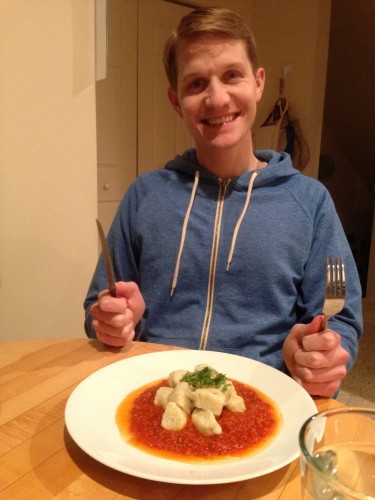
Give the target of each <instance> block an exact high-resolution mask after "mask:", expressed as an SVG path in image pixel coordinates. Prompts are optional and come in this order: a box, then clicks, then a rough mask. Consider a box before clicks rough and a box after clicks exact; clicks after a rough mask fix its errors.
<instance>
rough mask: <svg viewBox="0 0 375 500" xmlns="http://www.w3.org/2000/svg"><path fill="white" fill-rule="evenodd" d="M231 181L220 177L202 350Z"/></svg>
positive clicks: (206, 333) (211, 307)
mask: <svg viewBox="0 0 375 500" xmlns="http://www.w3.org/2000/svg"><path fill="white" fill-rule="evenodd" d="M229 183H230V179H228V180H225V181H223V180H222V179H219V185H220V187H219V196H218V200H217V206H216V215H215V225H214V234H213V239H212V251H211V260H210V273H209V277H208V290H207V303H206V314H205V317H204V322H203V328H202V334H201V342H200V345H199V349H200V350H205V349H206V345H207V339H208V333H209V330H210V324H211V317H212V309H213V303H214V288H215V277H216V263H217V254H218V250H219V241H220V228H221V220H222V217H223V208H224V199H225V193H226V191H227V187H228V185H229Z"/></svg>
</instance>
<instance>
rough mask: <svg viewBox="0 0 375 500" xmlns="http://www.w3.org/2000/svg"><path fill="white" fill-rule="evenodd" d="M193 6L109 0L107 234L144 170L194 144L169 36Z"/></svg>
mask: <svg viewBox="0 0 375 500" xmlns="http://www.w3.org/2000/svg"><path fill="white" fill-rule="evenodd" d="M189 10H190V9H188V8H187V7H182V6H181V5H176V4H173V3H170V2H166V1H164V0H108V2H107V26H108V50H107V78H106V79H104V80H101V81H99V82H97V84H96V106H97V147H98V149H97V154H98V217H99V219H100V220H101V222H102V224H103V227H104V231H105V232H106V233H107V231H108V229H109V227H110V225H111V222H112V220H113V217H114V215H115V213H116V211H117V208H118V205H119V202H120V201H121V199H122V197H123V196H124V193H125V192H126V190H127V189H128V187H129V186H130V184H131V183H132V182H133V181H134V180H135V178H136V176H137V175H138V174H140V173H142V172H146V171H150V170H153V169H154V168H158V167H162V166H164V165H165V163H166V162H167V161H168V160H170V159H172V158H173V157H174V156H175V155H176V154H177V153H182V152H183V151H184V150H185V149H187V148H188V147H190V146H191V145H192V140H191V138H190V136H189V135H188V133H187V132H186V130H185V127H184V125H183V122H182V120H181V119H180V118H179V117H178V116H177V115H176V113H175V111H174V110H173V109H172V107H171V105H170V104H169V101H168V98H167V89H168V82H167V78H166V76H165V74H164V68H163V63H162V53H163V46H164V43H165V40H166V39H167V37H168V35H169V34H170V33H171V31H172V30H173V29H174V28H175V26H176V25H177V23H178V21H179V20H180V18H181V17H182V16H183V15H184V14H185V13H187V12H189Z"/></svg>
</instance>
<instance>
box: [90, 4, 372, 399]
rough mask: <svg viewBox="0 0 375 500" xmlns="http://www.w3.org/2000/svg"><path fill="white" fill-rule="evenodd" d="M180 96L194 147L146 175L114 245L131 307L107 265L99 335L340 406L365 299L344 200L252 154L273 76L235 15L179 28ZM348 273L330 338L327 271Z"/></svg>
mask: <svg viewBox="0 0 375 500" xmlns="http://www.w3.org/2000/svg"><path fill="white" fill-rule="evenodd" d="M164 64H165V68H166V72H167V76H168V79H169V83H170V88H169V90H168V97H169V100H170V102H171V104H172V106H173V108H174V109H175V110H176V112H177V113H178V115H179V116H180V117H181V118H182V119H184V121H185V123H186V126H187V128H188V130H189V132H190V134H191V135H192V137H193V139H194V142H195V148H194V149H192V150H189V151H186V152H185V153H184V154H183V155H182V156H178V157H176V158H175V159H174V160H172V161H170V162H169V163H168V164H167V165H166V166H165V168H164V169H161V170H157V171H154V172H151V173H148V174H144V175H143V176H140V177H139V178H138V179H137V180H136V181H135V182H134V184H133V185H132V186H131V187H130V189H129V191H128V193H127V194H126V196H125V197H124V200H123V201H122V203H121V205H120V207H119V210H118V213H117V215H116V217H115V219H114V222H113V224H112V227H111V229H110V232H109V235H108V243H109V246H110V250H111V254H112V258H113V262H114V268H115V273H116V279H117V284H116V289H117V294H118V298H113V297H110V296H109V294H108V292H107V290H106V287H107V284H106V283H107V280H106V274H105V269H104V264H103V260H102V258H101V259H100V260H99V263H98V266H97V269H96V271H95V274H94V277H93V280H92V283H91V285H90V289H89V292H88V296H87V298H86V301H85V309H86V322H85V328H86V332H87V335H88V336H89V337H97V338H98V339H99V340H100V341H102V342H103V343H105V344H108V345H114V346H123V345H126V344H127V343H128V342H130V341H131V340H132V339H133V337H134V332H135V329H136V328H137V330H139V332H140V335H141V337H140V338H141V340H143V341H150V342H157V343H165V344H172V345H179V346H184V347H189V348H192V349H208V350H217V351H223V352H231V353H233V354H239V355H243V356H247V357H249V358H253V359H256V360H259V361H261V362H264V363H267V364H269V365H271V366H274V367H275V368H277V369H280V370H283V371H286V372H289V373H290V374H291V376H293V377H294V378H295V379H297V380H298V381H299V382H300V383H301V385H302V386H303V387H304V388H305V389H306V390H307V391H308V392H309V393H310V394H313V395H314V394H315V395H321V396H331V395H333V394H334V393H335V392H336V391H337V390H338V388H339V386H340V383H341V381H342V379H343V378H344V377H345V375H346V372H347V370H348V369H349V368H350V367H351V365H352V364H353V362H354V360H355V356H356V353H357V349H358V341H359V339H360V336H361V333H362V322H361V290H360V285H359V279H358V275H357V271H356V266H355V263H354V260H353V257H352V255H351V252H350V249H349V246H348V243H347V240H346V237H345V234H344V232H343V229H342V226H341V223H340V221H339V219H338V217H337V214H336V211H335V209H334V206H333V202H332V199H331V197H330V195H329V193H328V192H327V191H326V189H325V188H324V187H323V186H322V185H321V184H320V183H318V182H317V181H315V180H313V179H310V178H308V177H305V176H303V175H302V174H301V173H300V172H299V171H298V170H296V169H294V168H293V167H292V165H291V161H290V157H289V155H287V154H286V153H276V152H274V151H255V152H254V151H253V145H252V126H253V123H254V119H255V115H256V107H257V103H258V102H259V101H260V99H261V96H262V92H263V88H264V82H265V72H264V69H263V68H261V67H260V66H259V64H258V59H257V52H256V47H255V42H254V39H253V36H252V34H251V32H250V31H249V30H248V28H247V27H246V25H245V24H244V22H243V20H242V19H241V18H240V17H239V16H238V15H237V14H235V13H233V12H231V11H228V10H225V9H221V8H215V7H209V8H202V9H197V10H195V11H193V12H192V13H190V14H188V15H187V16H185V17H183V18H182V20H181V21H180V24H179V26H178V27H177V30H176V31H175V32H174V33H172V35H171V37H170V38H169V40H168V41H167V44H166V46H165V54H164ZM330 255H340V256H342V257H343V259H344V262H345V265H346V275H347V298H346V304H345V308H344V310H343V311H342V312H341V313H340V314H339V315H337V316H335V317H333V318H332V319H331V320H330V322H329V325H328V327H327V328H325V329H324V330H323V331H320V330H321V324H322V315H321V308H322V303H323V297H324V289H325V261H326V257H327V256H330Z"/></svg>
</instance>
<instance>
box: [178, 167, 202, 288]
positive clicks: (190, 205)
mask: <svg viewBox="0 0 375 500" xmlns="http://www.w3.org/2000/svg"><path fill="white" fill-rule="evenodd" d="M198 183H199V170H196V171H195V177H194V185H193V189H192V192H191V195H190V202H189V206H188V208H187V210H186V214H185V218H184V223H183V225H182V233H181V241H180V248H179V250H178V254H177V260H176V266H175V270H174V275H173V281H172V290H171V297H172V295H173V292H174V290H175V288H176V286H177V279H178V271H179V269H180V261H181V255H182V250H183V249H184V243H185V237H186V228H187V225H188V221H189V217H190V212H191V209H192V207H193V203H194V199H195V193H196V192H197V188H198Z"/></svg>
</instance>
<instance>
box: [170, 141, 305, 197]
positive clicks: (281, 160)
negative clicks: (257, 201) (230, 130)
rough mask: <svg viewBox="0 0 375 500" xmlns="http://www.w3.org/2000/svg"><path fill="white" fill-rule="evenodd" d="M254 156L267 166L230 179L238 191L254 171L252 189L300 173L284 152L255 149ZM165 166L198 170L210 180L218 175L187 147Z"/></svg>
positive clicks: (245, 186)
mask: <svg viewBox="0 0 375 500" xmlns="http://www.w3.org/2000/svg"><path fill="white" fill-rule="evenodd" d="M254 154H255V156H256V158H257V159H258V160H260V161H262V162H266V163H267V167H264V168H261V169H259V170H253V171H250V172H246V173H244V174H242V175H240V176H239V177H235V178H233V179H231V182H232V183H233V185H234V186H235V188H236V189H237V190H239V191H241V190H243V191H247V189H248V186H249V181H250V177H251V176H252V174H253V173H254V172H257V174H258V175H257V178H256V181H255V183H254V189H255V188H257V187H260V186H264V185H267V184H271V183H273V182H275V181H278V180H281V179H282V178H284V177H291V176H293V175H302V174H301V172H300V171H299V170H297V169H295V168H293V165H292V162H291V158H290V155H289V154H288V153H285V152H276V151H267V150H262V151H260V150H259V151H255V152H254ZM165 168H167V169H170V170H176V171H179V172H184V173H186V174H189V175H191V176H192V177H194V176H195V172H196V171H197V170H198V171H199V177H200V178H201V179H207V180H212V181H214V182H217V180H218V178H219V177H218V176H217V175H216V174H214V173H212V172H210V171H209V170H207V169H206V168H205V167H203V166H202V165H200V164H199V163H198V160H197V157H196V151H195V149H193V148H192V149H188V150H187V151H185V153H184V154H182V155H177V156H176V157H175V158H174V159H173V160H171V161H169V162H168V163H167V164H166V166H165Z"/></svg>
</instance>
